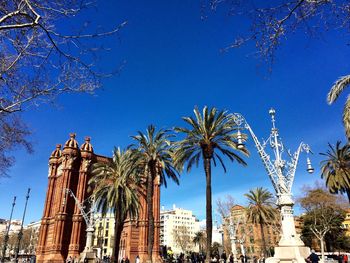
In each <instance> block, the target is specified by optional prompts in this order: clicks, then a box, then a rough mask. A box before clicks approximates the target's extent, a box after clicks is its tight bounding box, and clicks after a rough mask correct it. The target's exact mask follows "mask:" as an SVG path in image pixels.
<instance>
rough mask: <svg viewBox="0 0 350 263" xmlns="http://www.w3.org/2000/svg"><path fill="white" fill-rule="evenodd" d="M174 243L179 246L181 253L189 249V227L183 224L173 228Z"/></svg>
mask: <svg viewBox="0 0 350 263" xmlns="http://www.w3.org/2000/svg"><path fill="white" fill-rule="evenodd" d="M173 238H174V242H175V244H176V245H177V246H178V247H180V248H181V250H182V252H183V253H186V251H188V250H190V249H191V248H192V246H193V242H192V240H193V237H192V236H191V235H190V229H189V228H188V227H187V226H185V225H180V226H178V228H176V229H174V230H173Z"/></svg>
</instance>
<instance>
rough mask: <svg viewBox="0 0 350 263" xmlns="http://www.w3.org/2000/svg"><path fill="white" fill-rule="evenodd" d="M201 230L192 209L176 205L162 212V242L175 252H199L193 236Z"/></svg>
mask: <svg viewBox="0 0 350 263" xmlns="http://www.w3.org/2000/svg"><path fill="white" fill-rule="evenodd" d="M199 230H200V226H199V220H198V219H197V218H196V217H195V215H193V213H192V211H190V210H185V209H182V208H177V207H176V206H175V205H174V206H173V208H172V209H170V210H161V212H160V244H161V245H163V246H167V248H171V250H172V251H173V252H174V253H175V254H179V253H181V252H183V253H185V252H186V251H193V252H198V251H199V247H198V245H195V244H194V243H193V238H194V237H195V234H196V233H197V232H198V231H199Z"/></svg>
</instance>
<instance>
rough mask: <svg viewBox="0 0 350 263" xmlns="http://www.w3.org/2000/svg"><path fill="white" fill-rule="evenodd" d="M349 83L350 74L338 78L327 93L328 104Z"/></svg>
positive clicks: (334, 99)
mask: <svg viewBox="0 0 350 263" xmlns="http://www.w3.org/2000/svg"><path fill="white" fill-rule="evenodd" d="M349 84H350V75H347V76H343V77H341V78H339V79H338V80H337V81H336V82H335V83H334V85H333V86H332V88H331V90H330V91H329V93H328V95H327V102H328V104H332V103H333V102H334V101H336V99H337V98H338V97H339V95H340V93H342V92H343V90H344V89H345V88H346V87H347V86H348V85H349Z"/></svg>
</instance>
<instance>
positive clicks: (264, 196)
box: [244, 187, 277, 256]
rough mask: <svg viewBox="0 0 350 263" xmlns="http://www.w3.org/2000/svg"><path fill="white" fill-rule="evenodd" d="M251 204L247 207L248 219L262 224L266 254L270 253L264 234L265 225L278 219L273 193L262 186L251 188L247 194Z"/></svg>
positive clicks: (261, 231) (262, 237) (261, 230)
mask: <svg viewBox="0 0 350 263" xmlns="http://www.w3.org/2000/svg"><path fill="white" fill-rule="evenodd" d="M244 196H245V197H247V199H248V202H249V205H248V208H247V220H248V221H249V222H251V223H253V224H259V225H260V234H261V240H262V243H263V250H264V254H265V256H267V255H268V253H267V247H266V240H265V234H264V225H266V224H268V223H271V222H273V221H275V220H276V216H277V210H276V209H275V208H274V207H273V200H272V198H273V195H272V193H270V192H269V191H268V190H267V189H264V188H262V187H258V188H255V189H253V190H249V192H248V193H247V194H244Z"/></svg>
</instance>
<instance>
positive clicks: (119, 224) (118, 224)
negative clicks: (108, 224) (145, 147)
mask: <svg viewBox="0 0 350 263" xmlns="http://www.w3.org/2000/svg"><path fill="white" fill-rule="evenodd" d="M116 214H117V213H116ZM123 227H124V220H121V219H120V217H119V216H117V215H115V217H114V249H113V254H112V262H114V263H118V262H119V250H120V239H121V236H122V232H123Z"/></svg>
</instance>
